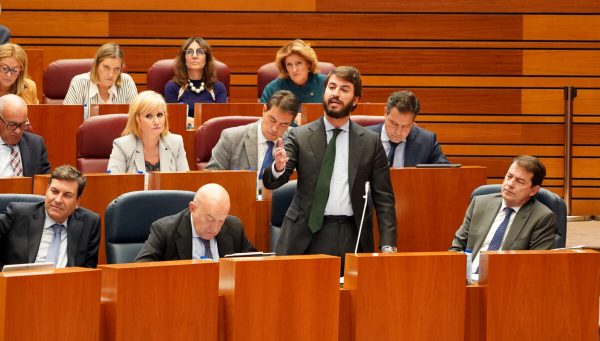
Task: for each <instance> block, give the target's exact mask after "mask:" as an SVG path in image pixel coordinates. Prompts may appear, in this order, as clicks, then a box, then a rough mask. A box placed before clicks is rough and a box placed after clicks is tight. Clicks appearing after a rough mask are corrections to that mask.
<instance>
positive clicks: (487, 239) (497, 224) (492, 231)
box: [471, 199, 522, 273]
mask: <svg viewBox="0 0 600 341" xmlns="http://www.w3.org/2000/svg"><path fill="white" fill-rule="evenodd" d="M505 207H507V206H506V203H505V202H504V199H502V205H501V206H500V210H499V211H498V214H496V218H495V219H494V222H493V223H492V227H491V228H490V230H489V231H488V234H487V236H486V237H485V240H484V241H483V244H482V245H481V248H480V249H479V252H477V254H476V255H475V258H474V259H473V263H472V266H471V271H472V272H473V273H475V272H476V271H477V269H479V255H480V254H481V252H482V251H487V249H488V247H490V243H491V242H492V238H494V234H496V231H497V230H498V227H500V224H502V221H503V220H504V217H506V212H505V211H504V208H505ZM521 207H522V206H518V207H511V208H512V209H513V210H514V212H513V213H512V214H511V216H510V219H509V220H508V226H507V227H506V231H504V236H503V237H502V244H504V240H505V239H506V236H507V235H508V232H509V231H510V227H511V226H512V223H513V221H514V220H515V217H516V216H517V213H519V210H520V209H521ZM502 244H501V245H502Z"/></svg>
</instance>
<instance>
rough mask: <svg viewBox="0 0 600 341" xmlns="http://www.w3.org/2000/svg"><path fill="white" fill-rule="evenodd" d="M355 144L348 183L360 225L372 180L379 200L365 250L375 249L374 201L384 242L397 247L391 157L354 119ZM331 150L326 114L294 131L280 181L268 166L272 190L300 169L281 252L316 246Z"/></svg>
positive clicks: (367, 225)
mask: <svg viewBox="0 0 600 341" xmlns="http://www.w3.org/2000/svg"><path fill="white" fill-rule="evenodd" d="M349 144H350V146H349V148H350V155H349V156H350V157H349V160H348V183H349V185H350V201H351V202H352V211H353V212H354V219H355V222H356V226H357V228H358V226H360V219H361V215H362V211H363V206H364V198H363V196H364V192H365V183H366V182H367V181H370V182H371V197H372V198H373V200H372V202H371V201H369V205H368V207H367V212H366V214H365V221H364V226H363V230H362V235H361V239H360V246H359V249H360V250H361V251H363V252H372V251H373V250H374V245H373V244H374V241H373V204H374V206H375V208H376V209H377V223H378V226H379V236H380V241H381V243H380V246H381V245H389V246H396V210H395V208H394V192H393V189H392V185H391V181H390V172H389V167H388V162H387V157H386V155H385V151H384V150H383V146H382V144H381V141H380V140H379V136H378V135H377V134H374V133H373V132H372V131H370V130H369V129H367V128H364V127H361V126H360V125H358V124H355V123H352V121H350V136H349ZM326 148H327V136H326V132H325V124H324V123H323V118H320V119H318V120H316V121H313V122H310V123H308V124H305V125H302V126H299V127H296V128H294V129H291V130H290V132H289V135H288V138H287V139H286V140H285V150H286V152H287V156H288V158H289V161H288V163H287V165H286V169H285V172H284V174H283V175H281V176H280V177H279V178H278V179H275V178H274V177H273V174H272V173H271V167H269V168H267V169H265V173H264V175H263V176H264V177H263V182H264V185H265V187H266V188H268V189H275V188H278V187H280V186H281V185H283V184H285V183H286V182H287V181H288V179H289V177H290V175H291V174H292V172H293V171H294V169H296V170H297V172H298V187H297V189H296V194H295V195H294V199H293V201H292V203H291V205H290V208H289V209H288V211H287V213H286V215H285V219H284V221H283V225H282V230H281V236H280V237H279V241H278V243H277V246H276V248H275V252H276V253H277V254H284V255H286V254H303V253H304V252H305V251H306V249H307V248H308V246H309V245H310V242H311V239H312V236H313V234H312V232H311V230H310V229H309V227H308V216H309V214H310V209H311V207H312V202H313V196H314V191H315V187H316V184H317V177H318V176H319V170H320V169H321V162H322V160H323V155H324V154H325V149H326Z"/></svg>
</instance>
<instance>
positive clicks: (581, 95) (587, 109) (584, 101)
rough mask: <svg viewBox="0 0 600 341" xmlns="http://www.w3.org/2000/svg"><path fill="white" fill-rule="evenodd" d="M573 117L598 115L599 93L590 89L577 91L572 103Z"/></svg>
mask: <svg viewBox="0 0 600 341" xmlns="http://www.w3.org/2000/svg"><path fill="white" fill-rule="evenodd" d="M573 113H574V114H575V115H600V91H598V90H592V89H578V90H577V97H576V98H575V100H574V102H573Z"/></svg>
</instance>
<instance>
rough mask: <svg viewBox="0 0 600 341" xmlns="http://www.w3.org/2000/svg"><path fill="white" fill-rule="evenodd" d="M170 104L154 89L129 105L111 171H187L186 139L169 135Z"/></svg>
mask: <svg viewBox="0 0 600 341" xmlns="http://www.w3.org/2000/svg"><path fill="white" fill-rule="evenodd" d="M168 118H169V116H168V112H167V104H166V103H165V100H164V98H163V97H162V96H161V95H160V94H158V93H156V92H154V91H151V90H148V91H143V92H141V93H140V94H139V95H137V96H136V97H135V98H134V99H133V101H132V102H131V104H130V105H129V117H128V119H127V125H126V126H125V129H124V130H123V133H122V136H121V137H119V138H117V139H115V140H114V141H113V149H112V152H111V154H110V160H109V161H108V171H109V172H110V173H113V174H117V173H146V172H149V171H161V170H162V171H167V172H171V171H188V170H190V167H189V166H188V163H187V159H186V154H185V149H184V148H183V138H182V137H181V135H177V134H173V133H170V132H169V121H168Z"/></svg>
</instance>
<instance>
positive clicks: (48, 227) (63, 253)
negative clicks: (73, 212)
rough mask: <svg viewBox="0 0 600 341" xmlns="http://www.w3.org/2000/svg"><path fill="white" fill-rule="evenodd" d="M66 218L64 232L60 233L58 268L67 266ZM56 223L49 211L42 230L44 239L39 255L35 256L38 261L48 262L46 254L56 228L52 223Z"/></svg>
mask: <svg viewBox="0 0 600 341" xmlns="http://www.w3.org/2000/svg"><path fill="white" fill-rule="evenodd" d="M68 220H69V219H67V220H65V222H64V223H62V225H63V226H64V227H63V229H62V233H61V235H60V248H59V251H58V261H57V262H56V267H57V268H64V267H66V266H67V234H68V231H69V230H68V228H67V221H68ZM54 224H56V222H55V221H54V220H53V219H52V218H50V216H49V215H48V213H46V219H45V220H44V231H43V232H42V240H40V247H39V249H38V253H37V256H36V258H35V262H36V263H44V262H46V256H47V255H48V247H49V246H50V243H51V242H52V238H54V229H52V225H54Z"/></svg>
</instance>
